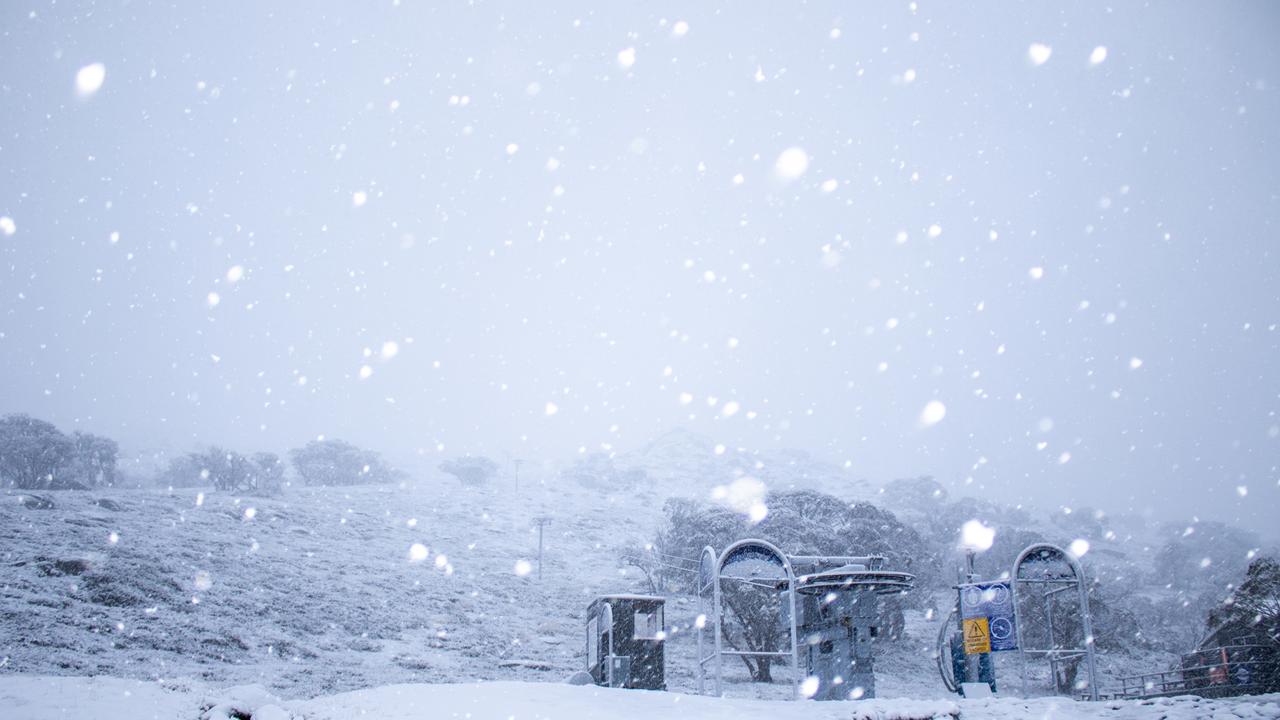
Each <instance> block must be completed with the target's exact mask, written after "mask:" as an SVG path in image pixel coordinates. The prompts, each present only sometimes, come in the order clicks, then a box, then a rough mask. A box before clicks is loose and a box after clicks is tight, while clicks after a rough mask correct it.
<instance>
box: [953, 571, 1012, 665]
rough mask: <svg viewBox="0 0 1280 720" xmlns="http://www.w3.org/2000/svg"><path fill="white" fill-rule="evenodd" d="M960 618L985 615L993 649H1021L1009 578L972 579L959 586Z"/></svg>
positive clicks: (982, 616)
mask: <svg viewBox="0 0 1280 720" xmlns="http://www.w3.org/2000/svg"><path fill="white" fill-rule="evenodd" d="M959 589H960V618H961V620H962V621H963V620H977V619H980V618H986V620H987V622H986V629H987V632H988V633H989V634H990V642H991V652H1000V651H1001V650H1017V649H1018V633H1017V630H1016V626H1015V625H1014V617H1013V592H1012V591H1011V590H1010V589H1009V583H1007V582H988V583H969V584H967V585H961V586H960V588H959Z"/></svg>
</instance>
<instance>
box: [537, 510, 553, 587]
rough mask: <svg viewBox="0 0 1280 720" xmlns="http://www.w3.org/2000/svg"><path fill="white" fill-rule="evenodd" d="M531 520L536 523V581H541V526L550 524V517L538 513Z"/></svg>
mask: <svg viewBox="0 0 1280 720" xmlns="http://www.w3.org/2000/svg"><path fill="white" fill-rule="evenodd" d="M533 521H534V522H535V523H537V525H538V582H542V528H543V527H545V526H547V525H549V524H551V518H549V517H547V516H546V515H539V516H538V517H536V518H534V519H533Z"/></svg>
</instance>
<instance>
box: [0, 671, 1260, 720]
mask: <svg viewBox="0 0 1280 720" xmlns="http://www.w3.org/2000/svg"><path fill="white" fill-rule="evenodd" d="M0 708H3V709H4V717H6V718H13V719H14V720H55V719H57V720H65V719H66V718H93V719H94V720H151V719H154V720H197V719H199V720H225V719H226V718H252V720H290V719H292V720H346V719H347V718H357V717H369V718H379V719H380V720H419V719H423V718H467V719H468V720H488V719H489V718H493V719H494V720H509V719H511V718H516V719H522V718H528V719H530V720H536V719H546V720H552V719H573V720H579V719H586V718H599V719H600V720H654V719H655V718H688V719H690V720H788V719H790V718H796V719H799V718H804V719H805V720H826V719H828V718H829V719H832V720H834V719H835V718H841V719H843V720H914V719H915V718H922V719H923V718H930V719H932V718H958V719H961V720H987V719H990V720H997V719H998V720H1053V719H1054V718H1082V719H1086V720H1087V719H1090V718H1096V719H1098V720H1104V719H1105V720H1124V719H1128V718H1132V719H1134V720H1138V719H1145V718H1151V719H1152V720H1154V719H1156V718H1160V719H1162V720H1200V719H1201V718H1214V719H1215V720H1236V719H1240V720H1250V719H1254V718H1280V695H1265V696H1258V697H1253V698H1246V699H1228V700H1205V699H1201V698H1195V697H1189V696H1188V697H1178V698H1164V699H1160V700H1152V701H1145V702H1139V701H1123V702H1105V703H1083V702H1074V701H1071V700H1065V699H1061V698H1040V699H1034V700H1020V699H1016V698H992V699H985V700H959V701H946V700H905V699H893V700H863V701H858V702H836V703H816V702H808V701H806V702H784V701H770V700H750V699H727V698H710V697H699V696H694V695H686V694H682V693H673V692H648V691H641V690H612V689H605V688H597V687H590V686H587V687H581V686H571V685H563V684H553V683H529V682H492V683H459V684H447V685H385V686H382V687H376V688H368V689H364V690H356V691H354V692H347V693H340V694H337V695H326V696H321V697H316V698H311V699H306V700H285V699H280V698H277V697H275V696H272V695H271V694H270V693H269V692H267V691H266V690H265V689H263V688H262V687H260V686H239V687H233V688H228V689H222V690H217V689H213V688H211V687H208V686H204V685H202V684H199V683H191V682H179V683H164V684H161V683H156V682H144V681H137V680H120V679H114V678H83V677H38V676H9V677H0Z"/></svg>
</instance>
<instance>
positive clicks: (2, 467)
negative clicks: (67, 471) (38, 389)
mask: <svg viewBox="0 0 1280 720" xmlns="http://www.w3.org/2000/svg"><path fill="white" fill-rule="evenodd" d="M75 450H76V447H75V443H73V442H72V441H71V439H70V438H68V437H67V436H66V435H64V434H62V431H61V430H59V429H58V428H56V427H54V425H53V424H52V423H48V422H45V421H44V420H38V419H36V418H33V417H31V416H30V415H24V414H15V415H6V416H4V417H3V418H0V477H2V478H3V479H4V480H5V481H6V482H9V483H12V484H13V486H14V487H17V488H18V489H21V490H40V489H45V488H50V487H53V486H54V484H55V483H56V482H57V480H58V477H59V470H60V469H61V468H62V467H63V466H65V465H66V464H67V462H68V461H70V460H71V458H72V457H73V456H74V455H75Z"/></svg>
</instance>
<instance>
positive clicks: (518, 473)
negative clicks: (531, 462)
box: [515, 460, 524, 495]
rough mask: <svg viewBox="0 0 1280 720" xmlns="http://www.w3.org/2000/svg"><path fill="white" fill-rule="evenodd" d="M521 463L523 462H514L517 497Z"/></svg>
mask: <svg viewBox="0 0 1280 720" xmlns="http://www.w3.org/2000/svg"><path fill="white" fill-rule="evenodd" d="M522 462H524V461H523V460H516V461H515V464H516V494H517V495H519V494H520V463H522Z"/></svg>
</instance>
